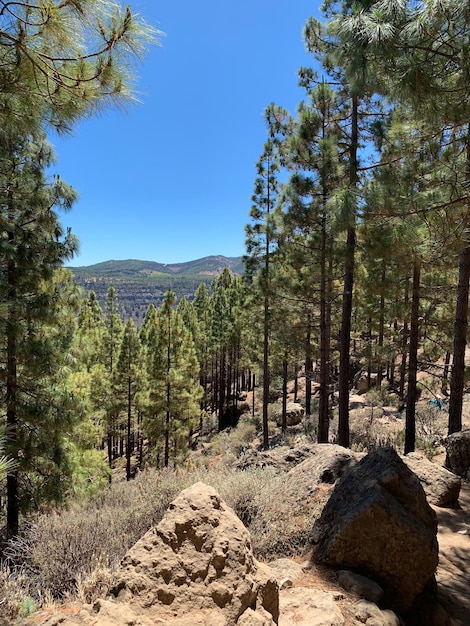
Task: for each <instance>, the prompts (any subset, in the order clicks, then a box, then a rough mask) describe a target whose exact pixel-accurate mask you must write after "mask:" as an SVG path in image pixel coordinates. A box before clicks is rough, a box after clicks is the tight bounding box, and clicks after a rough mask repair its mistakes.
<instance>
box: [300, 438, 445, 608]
mask: <svg viewBox="0 0 470 626" xmlns="http://www.w3.org/2000/svg"><path fill="white" fill-rule="evenodd" d="M312 540H313V543H314V546H315V548H314V558H315V560H316V561H318V562H321V563H326V564H328V565H331V566H336V567H341V568H343V569H351V570H353V571H357V572H358V573H362V574H364V575H366V576H368V577H370V578H372V579H373V580H375V581H376V582H378V583H379V584H380V585H381V587H382V588H383V590H384V602H385V604H386V606H389V607H391V608H395V609H397V610H398V611H402V612H406V611H408V610H409V609H411V607H412V606H413V603H414V601H415V599H416V597H417V596H418V595H419V594H420V593H421V592H422V591H423V589H424V588H425V587H426V585H427V584H428V583H430V582H431V581H433V580H434V573H435V570H436V567H437V562H438V544H437V518H436V514H435V513H434V511H433V510H432V508H431V507H430V505H429V504H428V502H427V500H426V495H425V493H424V490H423V488H422V486H421V484H420V482H419V480H418V478H417V477H416V475H415V474H414V473H413V472H412V471H411V470H410V469H409V468H408V467H407V465H406V464H405V463H404V462H403V461H402V460H401V459H400V457H399V456H398V454H397V453H396V452H395V451H394V450H393V449H391V448H381V449H378V450H375V451H373V452H371V453H370V454H368V455H367V456H365V457H364V458H363V459H362V460H361V461H360V462H359V463H358V464H357V465H356V466H355V467H351V468H350V469H349V471H348V472H347V473H345V475H344V476H343V478H342V479H341V480H340V481H339V482H338V483H337V485H336V487H335V489H334V491H333V493H332V494H331V496H330V498H329V500H328V502H327V503H326V506H325V507H324V509H323V512H322V514H321V516H320V518H319V519H318V520H317V521H316V522H315V524H314V527H313V532H312Z"/></svg>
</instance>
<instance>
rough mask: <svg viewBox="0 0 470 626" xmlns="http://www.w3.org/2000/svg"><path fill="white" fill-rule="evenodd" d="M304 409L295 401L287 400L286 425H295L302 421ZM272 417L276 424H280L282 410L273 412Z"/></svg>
mask: <svg viewBox="0 0 470 626" xmlns="http://www.w3.org/2000/svg"><path fill="white" fill-rule="evenodd" d="M304 415H305V409H304V408H303V406H302V405H301V404H298V403H297V402H288V403H287V406H286V420H287V426H296V425H297V424H300V422H301V421H302V417H303V416H304ZM274 419H275V420H276V423H277V425H278V426H282V410H281V411H279V412H278V413H276V414H275V416H274Z"/></svg>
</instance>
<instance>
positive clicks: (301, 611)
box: [280, 587, 346, 626]
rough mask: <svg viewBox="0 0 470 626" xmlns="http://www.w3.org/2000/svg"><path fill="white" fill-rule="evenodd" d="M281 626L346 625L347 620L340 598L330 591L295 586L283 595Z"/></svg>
mask: <svg viewBox="0 0 470 626" xmlns="http://www.w3.org/2000/svg"><path fill="white" fill-rule="evenodd" d="M280 600H281V604H280V607H281V620H280V626H285V625H286V626H287V625H290V624H296V625H297V624H299V626H300V625H302V624H304V625H305V626H345V624H346V620H345V618H344V616H343V613H342V612H341V609H340V608H339V606H338V602H337V600H338V598H337V597H336V596H335V595H334V594H333V593H330V592H328V591H322V590H320V589H310V588H307V587H293V588H292V589H286V590H285V591H283V593H282V595H281V598H280Z"/></svg>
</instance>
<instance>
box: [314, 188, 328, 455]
mask: <svg viewBox="0 0 470 626" xmlns="http://www.w3.org/2000/svg"><path fill="white" fill-rule="evenodd" d="M325 196H326V192H325V193H324V197H325ZM324 201H325V202H326V200H324ZM321 237H322V240H321V260H320V390H319V391H320V395H319V402H318V435H317V441H318V443H328V431H329V425H330V423H329V411H328V409H329V392H330V328H329V325H328V300H327V299H328V276H327V271H326V248H327V239H326V238H327V234H326V216H325V214H324V215H323V217H322V235H321Z"/></svg>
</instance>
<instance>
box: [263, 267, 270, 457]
mask: <svg viewBox="0 0 470 626" xmlns="http://www.w3.org/2000/svg"><path fill="white" fill-rule="evenodd" d="M267 258H268V257H267ZM268 405H269V298H268V295H267V293H265V296H264V328H263V448H264V449H265V450H269V432H268Z"/></svg>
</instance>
